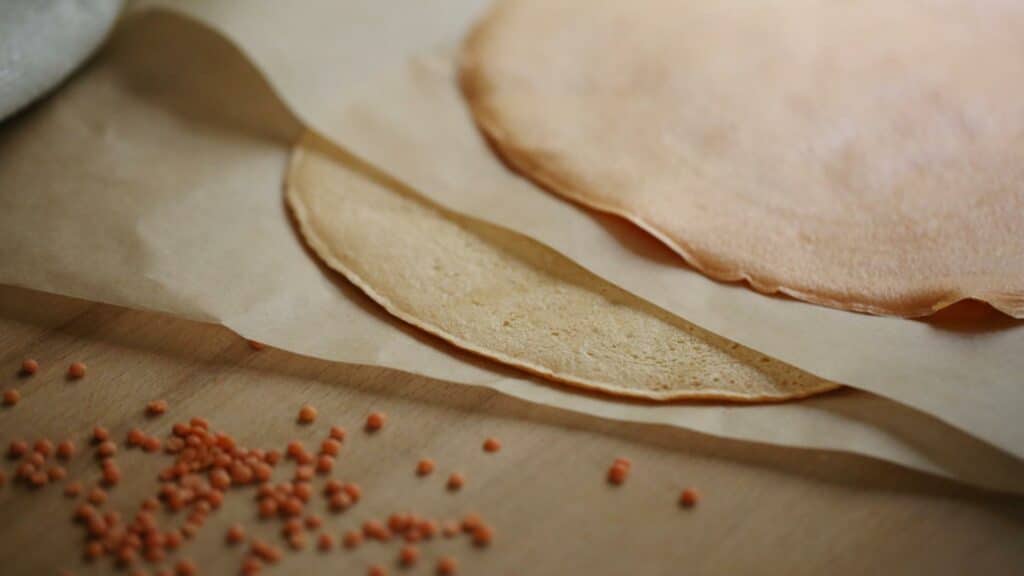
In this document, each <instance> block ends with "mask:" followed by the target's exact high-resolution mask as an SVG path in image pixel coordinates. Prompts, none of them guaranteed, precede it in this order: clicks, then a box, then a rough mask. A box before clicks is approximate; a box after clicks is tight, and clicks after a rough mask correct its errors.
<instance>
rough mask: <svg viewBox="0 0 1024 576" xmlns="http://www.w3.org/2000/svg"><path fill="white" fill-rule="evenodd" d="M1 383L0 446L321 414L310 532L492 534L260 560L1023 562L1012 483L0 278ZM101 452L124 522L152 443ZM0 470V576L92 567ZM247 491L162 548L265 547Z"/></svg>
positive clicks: (319, 564) (228, 570)
mask: <svg viewBox="0 0 1024 576" xmlns="http://www.w3.org/2000/svg"><path fill="white" fill-rule="evenodd" d="M26 357H32V358H36V359H37V360H38V361H39V363H40V365H41V369H40V371H39V373H38V374H36V375H35V376H33V377H31V378H22V377H19V376H18V374H17V372H18V369H19V367H20V364H21V361H22V359H23V358H26ZM72 361H82V362H85V363H86V364H87V365H88V374H87V375H86V377H85V378H84V379H82V380H79V381H68V380H66V379H65V377H64V374H65V371H66V369H67V366H68V364H69V363H71V362H72ZM11 387H16V388H18V389H19V390H20V391H21V393H22V397H23V398H22V401H21V402H20V403H19V404H18V405H17V406H14V407H4V408H2V409H0V443H2V445H3V446H6V445H7V443H9V442H10V441H11V440H13V439H15V438H24V439H29V440H31V439H34V438H37V437H39V436H49V437H51V438H53V439H54V440H60V439H63V438H66V437H70V438H73V439H74V440H76V442H77V443H78V444H79V446H80V447H84V445H85V444H86V437H87V435H88V431H89V430H91V429H92V427H93V426H94V425H97V424H102V425H104V426H106V427H108V428H109V429H110V430H111V431H112V432H113V434H114V437H115V438H116V439H117V440H119V441H123V439H124V436H125V434H126V433H127V431H128V430H129V429H130V428H132V427H141V428H142V429H143V430H145V431H146V432H148V433H151V434H159V435H161V436H164V435H166V434H167V433H168V432H169V430H170V427H171V425H172V424H173V423H174V422H176V421H178V420H182V419H187V418H189V417H191V416H204V417H206V418H208V419H209V420H210V421H211V422H212V425H213V427H214V428H217V429H220V430H224V431H226V432H228V433H230V434H232V435H234V436H235V437H236V438H237V439H238V440H239V441H240V442H241V443H243V444H246V445H248V446H250V447H257V446H258V447H275V448H283V447H284V445H285V443H286V442H287V441H289V440H291V439H295V438H297V439H300V440H303V441H304V442H306V443H307V445H312V444H313V443H314V442H317V443H318V442H319V440H320V439H322V438H323V437H324V436H325V435H326V432H327V429H328V428H329V427H330V426H331V425H334V424H339V425H342V426H345V427H346V428H347V429H348V431H349V438H348V440H347V441H346V443H345V447H344V449H343V451H342V456H341V457H340V458H339V462H338V466H337V467H336V469H335V472H334V476H336V477H339V478H343V479H350V480H354V481H356V482H358V483H360V484H361V485H362V487H363V490H364V498H363V500H362V501H361V502H360V503H359V504H358V505H357V506H355V507H354V508H352V509H351V510H349V511H348V512H346V513H344V514H337V515H335V514H331V513H329V512H328V511H327V510H326V507H325V506H324V503H323V502H322V500H320V499H319V498H318V497H315V498H314V499H313V500H312V502H313V504H312V505H311V506H312V509H313V510H315V511H317V513H319V514H321V515H322V516H323V517H324V518H325V520H326V522H325V529H326V530H328V531H329V532H331V533H332V534H335V535H339V534H340V533H341V532H343V531H344V530H347V529H349V528H353V527H357V526H358V525H360V524H361V522H362V521H363V520H365V519H367V518H371V517H383V516H386V515H387V514H388V513H391V512H395V511H402V510H406V511H414V512H417V513H420V514H423V515H429V516H433V517H439V518H449V517H457V516H461V515H463V514H465V513H467V512H471V511H472V512H478V513H480V514H481V515H482V516H484V518H485V519H487V520H488V521H489V522H490V523H491V524H492V525H493V526H494V528H495V530H496V538H495V541H494V543H493V544H492V546H490V547H489V548H488V549H482V550H481V549H476V548H473V547H472V546H471V545H470V544H469V542H468V541H467V540H466V539H465V538H460V539H455V540H434V541H432V542H429V543H426V544H423V545H421V552H422V560H421V562H420V564H419V565H418V566H417V567H415V568H414V569H412V570H403V569H400V568H399V567H398V566H397V564H396V557H397V554H398V550H399V548H400V547H401V544H400V543H398V542H396V541H392V542H390V543H386V544H382V543H373V544H367V545H364V546H363V547H361V548H360V549H358V550H356V551H339V550H335V551H333V552H329V553H319V552H316V551H313V550H312V549H309V550H306V551H304V552H300V553H289V554H286V557H285V560H284V561H283V562H282V563H281V564H280V565H278V566H276V567H274V568H273V569H272V570H268V571H265V572H264V573H266V574H273V573H278V574H299V573H302V574H307V573H310V571H312V572H313V573H330V574H356V575H359V574H365V573H366V569H367V566H368V565H369V564H371V563H382V564H385V565H386V566H387V567H388V569H389V572H390V573H391V574H404V573H410V574H433V573H434V570H433V566H434V561H435V560H436V558H437V557H438V556H439V555H441V554H450V555H454V556H455V557H457V558H458V559H459V562H460V564H461V568H462V569H461V571H460V573H461V574H467V575H468V574H481V575H514V574H515V575H535V574H541V575H543V574H559V575H565V574H591V575H604V574H608V575H613V574H614V575H618V574H665V575H669V574H671V575H675V574H823V573H828V574H906V573H921V574H966V573H972V574H1010V573H1022V572H1024V544H1022V543H1024V499H1022V498H1019V497H1010V496H1004V495H997V494H990V493H985V492H981V491H977V490H973V489H970V488H965V487H962V486H959V485H956V484H953V483H950V482H947V481H944V480H940V479H937V478H933V477H930V476H926V475H923V474H919V473H916V472H911V471H908V470H904V469H902V468H899V467H896V466H893V465H889V464H885V463H882V462H877V461H873V460H870V459H866V458H862V457H856V456H847V455H837V454H825V453H819V452H813V451H804V450H792V449H781V448H774V447H769V446H758V445H754V444H751V443H743V442H735V441H730V440H723V439H718V438H711V437H706V436H703V435H700V434H696V433H692V432H687V431H685V430H679V429H674V428H668V427H659V426H650V425H639V424H626V423H621V422H611V421H604V420H600V419H597V418H593V417H589V416H583V415H578V414H573V413H569V412H564V411H560V410H555V409H552V408H547V407H542V406H534V405H531V404H527V403H524V402H521V401H518V400H514V399H511V398H507V397H504V396H502V395H500V394H497V393H495V392H492V391H489V390H484V389H477V388H472V387H468V386H460V385H454V384H448V383H444V382H439V381H435V380H430V379H427V378H422V377H419V376H413V375H409V374H404V373H401V372H396V371H392V370H385V369H379V368H371V367H360V366H351V365H344V364H337V363H331V362H325V361H321V360H316V359H312V358H305V357H301V356H298V355H295V354H290V353H286V352H283V351H279V350H273V349H266V350H263V351H253V350H251V349H250V348H249V347H248V345H247V344H246V342H245V341H244V340H243V339H241V338H240V337H238V336H237V335H235V334H233V333H231V332H229V331H228V330H226V329H224V328H221V327H218V326H210V325H204V324H199V323H194V322H189V321H185V320H180V319H175V318H170V317H167V316H163V315H159V314H153V313H145V312H137V311H130V310H125V309H122V308H117V307H113V306H107V305H102V304H95V303H89V302H83V301H79V300H73V299H69V298H63V297H57V296H52V295H46V294H41V293H38V292H32V291H27V290H21V289H16V288H9V287H0V388H2V389H7V388H11ZM157 398H164V399H166V400H167V401H168V402H169V403H170V410H169V411H168V413H167V414H166V415H164V416H162V417H160V418H156V419H148V418H146V417H145V415H144V408H145V405H146V403H147V402H149V401H150V400H154V399H157ZM305 403H310V404H312V405H314V406H316V407H317V409H318V410H319V414H320V417H319V419H318V420H317V421H316V422H315V423H314V424H313V425H312V426H301V425H299V424H297V423H296V414H297V412H298V409H299V407H300V406H301V405H303V404H305ZM371 410H383V411H385V412H387V413H388V415H389V418H390V419H389V422H388V425H387V427H386V428H385V429H384V430H383V431H381V432H380V433H378V434H375V435H369V434H366V433H365V432H363V431H362V429H361V423H362V422H363V420H364V418H365V416H366V414H367V413H368V412H369V411H371ZM488 436H495V437H498V438H500V439H501V441H502V442H503V445H504V448H503V449H502V451H501V452H499V453H497V454H488V453H485V452H484V451H483V450H481V444H482V442H483V440H484V439H485V438H486V437H488ZM619 456H625V457H629V458H631V459H632V460H633V470H632V475H631V476H630V478H629V480H628V482H627V483H626V484H625V485H623V486H620V487H612V486H610V485H609V484H607V482H606V481H605V474H606V471H607V468H608V466H609V465H610V463H611V461H612V460H613V459H614V458H616V457H619ZM421 457H430V458H432V459H433V460H434V461H435V462H436V463H437V471H436V472H435V473H434V474H433V475H431V476H429V477H427V478H419V477H417V476H416V475H415V473H414V467H415V465H416V461H417V460H418V459H419V458H421ZM118 461H119V462H120V465H121V468H122V469H123V470H124V471H125V480H124V481H123V482H122V483H121V484H120V485H119V486H117V487H116V488H115V489H113V490H112V491H111V500H110V502H111V507H112V508H114V509H119V510H120V511H121V513H122V515H123V516H126V517H130V514H133V513H134V510H135V507H136V506H137V505H138V503H139V501H140V500H141V499H142V498H143V497H144V496H147V495H149V494H152V493H153V492H155V489H156V486H157V480H156V477H155V476H156V473H157V471H158V470H159V469H160V468H162V467H164V466H166V465H167V464H168V463H169V462H170V456H166V455H149V454H144V453H142V452H139V451H137V450H123V449H122V451H121V453H120V454H119V456H118ZM13 468H14V464H12V463H11V461H9V460H6V459H5V460H4V461H3V462H0V470H3V471H4V472H5V473H6V474H7V476H8V482H7V484H6V485H5V486H3V487H2V488H0V573H2V574H4V575H5V576H7V575H11V576H14V575H18V574H32V575H46V574H57V573H59V570H61V569H68V570H71V571H72V572H73V573H75V574H103V573H108V572H112V571H113V565H112V564H110V563H109V562H102V563H98V564H94V565H87V564H85V563H84V562H83V561H82V560H81V559H80V558H81V551H82V539H83V533H82V531H81V528H80V527H78V526H77V525H75V524H73V523H72V522H71V520H70V515H71V510H72V507H73V504H72V501H71V500H68V499H66V498H64V497H63V496H62V495H61V489H60V487H59V486H49V487H47V488H44V489H42V490H36V491H32V490H29V489H27V488H26V487H24V486H23V485H21V484H12V483H11V481H10V476H11V475H12V473H13ZM68 468H69V470H70V476H71V477H74V478H78V479H80V480H83V481H85V482H87V483H91V482H94V481H95V480H96V479H97V477H98V471H99V469H98V466H97V465H96V463H95V462H94V461H92V459H91V458H90V457H89V456H88V454H83V453H80V454H79V456H77V457H76V458H75V459H74V460H73V461H72V462H71V464H70V465H69V467H68ZM290 470H291V467H290V466H285V467H284V469H282V470H280V472H281V473H282V474H283V473H285V472H286V471H287V472H290ZM453 470H458V471H461V472H463V473H464V474H465V475H466V478H467V484H466V486H465V488H464V489H463V490H461V491H460V492H458V493H450V492H448V491H446V490H445V488H444V480H445V478H446V477H447V475H448V473H449V472H451V471H453ZM318 481H319V482H322V480H318ZM684 486H695V487H697V488H698V489H699V490H700V492H701V494H702V500H701V502H700V504H699V506H698V507H697V508H696V509H693V510H685V509H682V508H680V507H679V506H678V505H677V504H676V502H677V498H678V494H679V491H680V489H681V488H683V487H684ZM254 492H255V490H254V489H252V488H246V489H235V490H232V491H230V492H229V494H228V497H227V498H226V500H225V504H224V506H223V507H222V508H221V509H220V510H219V511H216V512H215V513H213V514H212V515H211V518H210V520H209V521H207V523H206V524H205V526H204V527H203V529H202V530H201V531H200V532H199V534H198V535H197V536H196V538H195V539H194V541H192V542H189V543H188V544H187V546H185V547H184V548H183V550H182V552H181V554H180V556H181V557H187V558H191V559H192V560H194V561H195V562H196V564H197V565H198V566H199V567H200V574H233V573H237V569H238V566H239V562H240V558H241V555H242V553H241V551H240V550H239V549H237V548H230V547H228V546H226V545H225V544H224V532H225V530H226V527H227V526H228V525H229V524H230V523H232V522H241V523H243V524H244V525H246V526H247V527H248V528H249V530H250V532H251V533H253V534H258V535H261V536H263V537H265V538H267V539H269V540H271V541H274V542H278V543H283V542H281V540H280V537H279V536H278V533H279V530H280V524H279V523H277V522H276V521H275V522H266V521H260V520H258V518H257V515H256V509H255V506H254V503H253V502H254V501H253V499H252V495H253V493H254ZM145 569H146V570H148V571H149V573H152V572H153V571H154V570H153V568H152V567H150V566H145Z"/></svg>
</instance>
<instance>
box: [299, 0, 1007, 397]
mask: <svg viewBox="0 0 1024 576" xmlns="http://www.w3.org/2000/svg"><path fill="white" fill-rule="evenodd" d="M926 4H929V5H930V4H934V3H933V2H905V3H904V2H897V3H893V2H883V1H880V0H879V1H874V2H866V3H865V2H861V3H835V2H820V1H797V2H779V3H767V4H766V3H752V2H739V1H729V2H712V3H709V2H701V1H697V0H687V1H682V2H665V1H657V0H644V1H641V2H630V3H623V2H617V1H611V0H608V1H604V0H600V1H594V0H500V1H498V2H496V3H495V5H494V6H493V7H492V8H491V9H490V10H489V12H488V13H487V14H486V15H485V16H484V18H483V19H482V20H481V21H480V22H479V23H478V24H477V25H476V26H475V27H474V28H473V30H472V31H471V33H470V34H469V35H468V37H467V38H466V40H465V42H464V43H463V44H462V46H461V51H460V54H459V59H458V61H459V64H460V70H459V75H458V80H459V82H460V86H461V89H462V94H463V96H464V98H465V104H466V106H468V107H469V108H470V110H471V111H472V114H473V116H474V118H475V119H476V121H477V123H478V126H479V128H480V129H481V130H482V132H483V133H484V134H485V135H486V137H487V138H488V139H489V141H490V142H491V144H492V145H493V152H494V153H495V154H497V155H500V157H501V158H502V159H504V160H505V161H506V162H507V163H508V165H509V166H510V167H511V169H513V170H515V171H516V172H518V173H519V174H521V175H522V176H523V177H525V178H528V179H530V180H532V181H534V182H535V183H536V184H537V185H538V186H540V187H543V188H544V189H545V190H547V191H549V192H550V193H552V194H559V195H562V196H564V197H566V198H568V199H569V200H571V201H573V202H576V203H578V204H580V205H582V206H584V207H588V208H592V209H595V210H598V211H602V212H607V213H610V214H614V215H616V216H619V217H622V218H625V219H627V220H629V221H630V222H632V223H634V224H635V225H637V226H639V227H640V228H642V229H643V230H644V231H646V232H647V233H649V234H651V235H652V236H654V237H655V238H657V239H658V240H660V241H661V242H663V243H664V244H665V245H666V246H668V247H669V248H671V249H672V250H673V251H674V252H676V253H677V254H678V256H679V257H680V258H682V259H684V260H685V261H686V263H687V264H689V265H691V266H693V267H694V268H696V269H697V270H699V271H701V272H703V273H705V274H707V275H708V276H710V277H712V278H714V279H717V280H723V281H742V282H745V283H746V284H747V285H748V286H749V287H750V288H751V289H754V290H757V291H759V292H764V293H767V294H774V293H781V294H784V295H786V296H789V297H793V298H797V299H800V300H805V301H807V302H811V303H814V304H818V305H822V306H830V307H834V308H839V309H843V310H849V311H851V313H872V314H884V315H898V316H923V315H928V314H931V313H933V312H935V311H937V310H940V309H942V308H945V307H947V306H950V305H952V304H955V303H957V302H959V301H961V300H965V299H975V300H981V301H984V302H987V303H988V304H990V305H991V306H993V307H994V308H996V309H998V310H1000V311H1002V312H1003V313H1005V314H1007V315H1010V316H1014V317H1017V318H1020V317H1024V226H1022V224H1024V162H1021V159H1022V158H1024V107H1022V106H1021V105H1020V102H1021V101H1022V98H1024V81H1022V80H1021V79H1020V78H1021V77H1020V74H1019V72H1020V71H1021V67H1020V64H1021V60H1020V55H1021V54H1024V36H1022V35H1021V34H1020V33H1019V32H1020V30H1021V29H1024V27H1022V26H1021V25H1022V24H1024V17H1022V14H1024V12H1022V11H1021V10H1020V9H1019V8H1016V7H1013V6H1009V5H1005V6H1004V5H1001V4H1000V3H992V2H986V3H982V4H983V5H977V4H976V3H974V2H969V1H966V0H965V1H961V2H945V3H941V6H936V7H934V8H936V9H929V10H924V9H923V8H925V7H926V6H924V5H926ZM982 32H984V33H983V34H982ZM287 198H288V202H289V205H290V207H291V208H292V210H293V211H294V213H295V215H296V217H297V221H298V223H299V226H300V228H301V230H302V233H303V236H304V237H305V239H306V240H307V242H308V243H309V245H310V246H311V247H312V248H313V249H314V251H315V252H316V254H317V255H318V256H319V257H320V258H322V259H323V260H324V262H326V263H327V264H328V265H329V266H331V267H332V268H334V269H336V270H338V271H339V272H341V273H343V274H344V275H345V276H346V277H347V278H348V279H349V280H351V281H352V282H353V283H354V284H356V285H357V286H359V287H360V288H361V289H362V290H363V291H365V292H366V293H367V294H368V295H369V296H370V297H371V298H373V299H374V300H376V301H377V302H378V303H379V304H381V305H382V306H384V308H386V309H387V310H388V311H389V312H391V313H392V314H394V315H395V316H397V317H398V318H401V319H402V320H404V321H406V322H408V323H410V324H413V325H415V326H417V327H419V328H421V329H423V330H426V331H427V332H430V333H432V334H434V335H436V336H438V337H440V338H443V339H445V340H448V341H449V342H451V343H454V344H456V345H457V346H460V347H463V348H465V349H467V350H471V351H473V352H476V353H479V354H481V355H483V356H486V357H489V358H491V359H494V360H498V361H500V362H504V363H506V364H510V365H513V366H516V367H519V368H522V369H524V370H527V371H529V372H533V373H535V374H539V375H541V376H544V377H546V378H550V379H553V380H556V381H559V382H562V383H565V384H568V385H572V386H579V387H583V388H588V389H595V390H600V391H602V392H607V393H611V394H617V395H622V396H635V397H644V398H649V399H654V400H664V401H669V400H679V399H694V398H700V399H718V400H729V401H746V402H760V401H777V400H786V399H795V398H801V397H804V396H808V395H811V394H816V393H820V392H824V391H827V390H830V389H832V388H834V387H835V385H834V384H832V383H829V382H826V381H823V380H820V379H817V378H815V377H813V376H811V375H809V374H807V373H806V372H803V371H801V370H799V369H798V368H796V367H792V366H787V365H785V364H782V363H780V362H777V361H775V360H772V359H771V358H768V357H766V356H764V355H762V354H759V353H757V352H755V351H753V350H750V349H748V348H745V347H742V346H739V345H738V344H735V343H733V342H730V341H728V340H726V339H724V338H721V337H719V336H716V335H715V334H712V333H710V332H708V331H706V330H702V329H700V328H699V327H697V326H694V325H692V324H690V323H688V322H687V321H686V320H685V319H683V318H679V317H677V316H673V315H672V314H669V313H668V312H666V311H664V310H662V309H660V308H658V307H656V306H653V305H651V304H649V303H647V302H645V301H643V300H641V299H639V298H637V297H635V296H632V295H631V294H629V293H628V292H626V291H624V290H622V289H619V288H617V287H616V286H614V285H612V284H610V283H608V282H605V281H603V280H601V279H599V278H597V277H596V276H594V275H593V274H590V273H588V272H587V271H586V270H584V269H582V268H580V267H579V266H577V265H575V264H574V263H573V262H571V261H570V260H568V259H566V258H564V257H562V256H560V255H559V254H557V253H555V252H554V251H552V250H550V249H548V248H546V247H545V246H543V245H541V244H539V243H537V242H535V241H533V240H531V239H530V238H527V237H525V236H522V235H519V234H516V233H514V232H511V231H508V230H506V229H502V228H498V227H496V226H493V225H490V224H487V223H485V222H482V221H479V220H474V219H472V218H468V217H466V216H463V215H460V214H457V213H453V212H451V211H449V210H446V209H444V208H442V207H440V206H438V205H435V204H433V203H431V202H430V201H429V200H427V199H425V198H423V197H421V196H419V195H417V194H416V192H414V191H411V190H407V189H403V188H402V187H401V186H399V185H396V184H395V183H393V182H389V181H387V178H386V177H385V176H383V175H380V174H376V175H374V174H365V173H364V174H362V175H358V174H356V173H354V172H353V171H352V170H350V169H346V168H344V167H343V166H342V165H340V164H338V163H336V162H334V161H332V159H331V154H330V152H329V148H328V147H326V146H324V145H323V144H320V145H318V143H317V141H316V139H315V138H313V137H307V138H305V139H304V140H303V141H302V142H300V143H299V144H298V145H297V147H296V150H295V153H294V156H293V160H292V164H291V167H290V172H289V178H288V185H287Z"/></svg>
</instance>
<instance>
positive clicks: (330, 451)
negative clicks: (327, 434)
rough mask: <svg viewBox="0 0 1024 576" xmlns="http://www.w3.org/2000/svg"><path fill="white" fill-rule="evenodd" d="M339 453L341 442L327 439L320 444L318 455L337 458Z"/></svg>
mask: <svg viewBox="0 0 1024 576" xmlns="http://www.w3.org/2000/svg"><path fill="white" fill-rule="evenodd" d="M339 452H341V442H339V441H337V440H335V439H333V438H328V439H326V440H324V441H323V443H322V444H320V453H321V454H324V455H327V456H337V455H338V453H339Z"/></svg>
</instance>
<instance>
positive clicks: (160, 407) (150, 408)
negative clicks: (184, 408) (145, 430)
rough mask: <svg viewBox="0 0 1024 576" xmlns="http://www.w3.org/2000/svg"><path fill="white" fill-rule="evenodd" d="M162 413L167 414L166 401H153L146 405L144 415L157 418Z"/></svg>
mask: <svg viewBox="0 0 1024 576" xmlns="http://www.w3.org/2000/svg"><path fill="white" fill-rule="evenodd" d="M164 412H167V400H164V399H160V400H153V401H152V402H150V403H149V404H146V414H148V415H150V416H159V415H161V414H163V413H164Z"/></svg>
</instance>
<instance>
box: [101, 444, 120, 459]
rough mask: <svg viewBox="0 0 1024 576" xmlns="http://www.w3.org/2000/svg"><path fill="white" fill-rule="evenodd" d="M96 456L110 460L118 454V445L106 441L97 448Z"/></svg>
mask: <svg viewBox="0 0 1024 576" xmlns="http://www.w3.org/2000/svg"><path fill="white" fill-rule="evenodd" d="M96 454H97V455H98V456H99V457H100V458H110V457H111V456H113V455H114V454H117V444H116V443H114V442H113V441H112V440H104V441H103V442H100V445H99V446H97V447H96Z"/></svg>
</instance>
